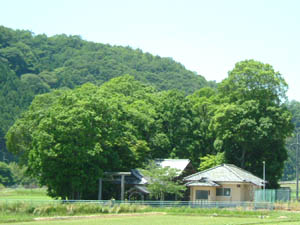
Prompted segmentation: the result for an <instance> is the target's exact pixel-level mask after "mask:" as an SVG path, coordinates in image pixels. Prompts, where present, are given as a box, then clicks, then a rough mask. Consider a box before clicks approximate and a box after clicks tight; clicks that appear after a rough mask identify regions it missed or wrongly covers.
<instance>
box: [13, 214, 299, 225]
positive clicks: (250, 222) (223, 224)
mask: <svg viewBox="0 0 300 225" xmlns="http://www.w3.org/2000/svg"><path fill="white" fill-rule="evenodd" d="M9 224H11V225H12V224H16V225H17V224H18V225H29V224H33V225H48V224H49V225H59V224H62V225H75V224H78V225H96V224H97V225H98V224H99V225H141V224H142V225H255V224H257V225H259V224H268V225H299V224H300V221H293V219H292V218H283V219H280V218H276V219H274V218H272V219H270V218H263V219H261V218H237V217H234V218H232V217H213V216H210V217H208V216H196V215H195V216H191V215H146V216H145V215H116V216H114V215H112V216H109V215H106V216H104V217H97V218H87V219H67V220H50V221H35V222H23V223H9Z"/></svg>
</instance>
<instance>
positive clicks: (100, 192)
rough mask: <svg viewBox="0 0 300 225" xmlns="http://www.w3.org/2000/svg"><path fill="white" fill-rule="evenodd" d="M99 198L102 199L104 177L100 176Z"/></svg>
mask: <svg viewBox="0 0 300 225" xmlns="http://www.w3.org/2000/svg"><path fill="white" fill-rule="evenodd" d="M98 200H102V178H99V191H98Z"/></svg>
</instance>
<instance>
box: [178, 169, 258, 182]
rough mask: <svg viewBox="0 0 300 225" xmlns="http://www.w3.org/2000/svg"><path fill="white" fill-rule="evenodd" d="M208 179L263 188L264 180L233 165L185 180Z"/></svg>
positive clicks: (201, 173)
mask: <svg viewBox="0 0 300 225" xmlns="http://www.w3.org/2000/svg"><path fill="white" fill-rule="evenodd" d="M202 178H208V179H209V180H211V181H213V182H239V183H253V184H255V185H258V186H263V180H262V179H260V178H259V177H257V176H254V175H253V174H252V173H250V172H248V171H246V170H243V169H241V168H239V167H237V166H235V165H232V164H222V165H219V166H216V167H213V168H210V169H207V170H204V171H201V172H198V173H195V174H192V175H190V176H187V177H185V178H184V180H185V181H199V180H201V179H202Z"/></svg>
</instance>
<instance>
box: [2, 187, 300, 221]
mask: <svg viewBox="0 0 300 225" xmlns="http://www.w3.org/2000/svg"><path fill="white" fill-rule="evenodd" d="M1 200H2V201H1ZM17 200H21V201H17ZM23 200H24V201H25V200H26V202H27V203H25V204H23V203H22V202H23ZM28 200H29V201H28ZM30 200H33V202H31V201H30ZM39 200H41V202H43V201H44V200H51V198H50V197H48V196H47V195H46V189H43V188H38V189H24V188H19V189H1V190H0V203H1V204H2V205H0V206H1V207H0V209H1V210H0V224H11V225H12V224H18V225H22V224H23V225H27V224H28V225H30V224H33V225H47V224H49V225H56V224H62V225H64V224H65V225H75V224H79V225H85V224H86V225H94V224H101V225H138V224H143V225H156V224H157V225H190V224H193V225H197V224H201V225H259V224H268V225H296V224H297V225H299V224H300V213H293V212H288V211H244V210H242V209H239V210H220V209H191V208H169V209H168V208H156V209H152V208H147V209H145V210H144V211H143V209H139V208H137V211H134V212H139V213H132V211H128V212H127V214H122V213H123V211H122V212H121V214H117V212H115V211H110V210H108V212H106V213H96V211H94V212H92V211H93V210H96V209H97V207H98V206H97V205H80V204H79V205H78V204H76V205H60V204H57V205H56V206H55V205H54V206H53V203H49V204H48V203H47V201H45V202H46V204H48V205H43V204H44V203H43V204H41V202H39ZM35 202H37V204H38V205H37V207H38V208H36V206H34V204H33V203H35ZM34 207H35V208H34ZM76 208H78V212H77V211H76ZM89 208H90V209H89ZM126 208H127V209H128V207H127V206H126V207H125V209H126ZM129 208H130V207H129ZM294 208H295V210H297V209H299V206H298V204H296V206H295V207H294ZM37 209H38V210H37ZM66 210H67V211H66ZM116 210H117V211H118V209H116ZM33 211H35V212H37V213H33ZM75 211H76V212H75ZM38 212H40V213H38ZM97 212H98V211H97ZM125 212H126V211H125ZM143 212H147V213H143ZM155 212H156V213H155ZM153 213H154V214H153ZM91 214H93V215H92V217H89V216H84V217H83V215H91ZM58 215H60V216H65V215H73V216H74V215H75V216H78V217H69V218H67V219H60V220H57V219H53V217H55V216H58ZM262 215H263V216H262ZM47 216H51V217H52V219H46V220H38V221H34V220H35V219H36V218H37V217H47ZM261 217H263V218H261Z"/></svg>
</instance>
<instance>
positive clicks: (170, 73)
mask: <svg viewBox="0 0 300 225" xmlns="http://www.w3.org/2000/svg"><path fill="white" fill-rule="evenodd" d="M124 74H131V75H133V76H134V77H135V79H137V80H139V81H141V82H142V83H145V84H151V85H152V86H154V87H156V88H157V89H158V90H169V89H178V90H181V91H183V92H184V93H185V94H189V93H192V92H194V91H195V90H197V89H199V88H201V87H203V86H214V82H207V81H206V80H205V79H204V77H202V76H200V75H197V74H195V73H193V72H192V71H189V70H186V69H185V68H184V66H182V65H181V64H179V63H177V62H175V61H174V60H173V59H171V58H163V57H159V56H153V55H151V54H149V53H144V52H142V51H141V50H139V49H132V48H130V47H121V46H110V45H104V44H100V43H93V42H88V41H84V40H82V39H81V38H80V37H79V36H76V35H73V36H67V35H64V34H62V35H55V36H53V37H47V36H46V35H34V34H33V33H32V32H30V31H23V30H12V29H9V28H6V27H3V26H0V127H1V128H0V129H2V132H0V135H1V136H0V154H1V155H3V154H2V152H5V154H6V155H8V154H7V152H6V150H5V145H4V143H3V141H2V140H3V137H4V135H5V133H6V132H7V130H8V128H9V127H10V126H11V125H12V124H13V123H14V121H15V120H16V119H17V118H18V117H19V116H20V115H21V113H22V112H24V111H25V110H27V108H28V106H29V105H30V103H31V101H32V100H33V98H34V96H35V95H37V94H42V93H46V92H51V91H52V90H55V89H60V88H71V89H73V88H76V87H78V86H80V85H82V84H85V83H87V82H90V83H93V84H95V85H98V86H99V85H101V84H103V83H104V82H106V81H109V80H110V79H112V78H114V77H119V76H122V75H124ZM2 158H3V157H2ZM9 159H10V160H12V159H11V158H9ZM0 160H1V157H0Z"/></svg>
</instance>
